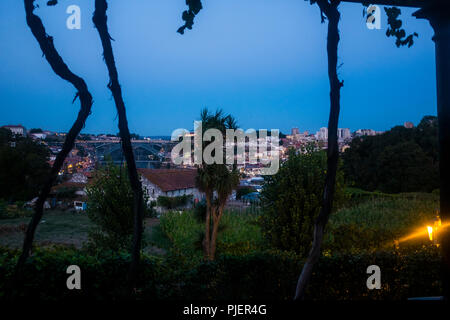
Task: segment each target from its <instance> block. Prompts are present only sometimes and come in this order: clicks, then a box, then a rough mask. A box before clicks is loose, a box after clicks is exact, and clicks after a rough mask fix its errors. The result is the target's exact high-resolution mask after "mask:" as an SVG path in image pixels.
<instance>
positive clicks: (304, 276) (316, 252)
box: [294, 0, 343, 300]
mask: <svg viewBox="0 0 450 320" xmlns="http://www.w3.org/2000/svg"><path fill="white" fill-rule="evenodd" d="M330 1H331V3H329V2H328V1H327V0H319V1H318V2H317V4H318V5H319V7H320V10H321V12H322V13H325V15H326V16H327V18H328V38H327V53H328V78H329V81H330V116H329V120H328V150H327V174H326V178H325V187H324V191H323V197H322V208H321V210H320V212H319V215H318V216H317V219H316V221H315V225H314V238H313V243H312V248H311V251H310V253H309V256H308V258H307V260H306V262H305V265H304V266H303V270H302V273H301V274H300V277H299V279H298V282H297V289H296V292H295V297H294V300H300V299H303V298H304V294H305V290H306V286H307V284H308V282H309V279H310V278H311V274H312V271H313V268H314V265H315V264H316V263H317V261H318V260H319V257H320V247H321V244H322V240H323V233H324V229H325V225H326V224H327V222H328V218H329V216H330V214H331V210H332V207H333V197H334V189H335V185H336V172H337V166H338V159H339V150H338V149H339V147H338V137H337V129H338V120H339V111H340V89H341V87H342V86H343V82H341V81H340V80H339V78H338V75H337V58H338V55H337V52H338V44H339V29H338V25H339V19H340V13H339V11H338V9H337V6H338V5H339V1H333V0H330Z"/></svg>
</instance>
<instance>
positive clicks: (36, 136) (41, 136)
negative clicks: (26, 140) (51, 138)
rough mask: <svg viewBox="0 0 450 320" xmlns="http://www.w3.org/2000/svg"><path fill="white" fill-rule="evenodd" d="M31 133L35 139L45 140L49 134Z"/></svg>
mask: <svg viewBox="0 0 450 320" xmlns="http://www.w3.org/2000/svg"><path fill="white" fill-rule="evenodd" d="M30 135H31V137H32V138H34V139H41V140H45V138H47V135H46V134H45V133H43V132H37V133H31V134H30Z"/></svg>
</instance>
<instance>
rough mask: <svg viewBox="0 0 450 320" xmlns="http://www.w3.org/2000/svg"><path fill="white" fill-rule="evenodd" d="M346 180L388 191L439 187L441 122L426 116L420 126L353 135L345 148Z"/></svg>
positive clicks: (359, 185)
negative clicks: (361, 135) (371, 134)
mask: <svg viewBox="0 0 450 320" xmlns="http://www.w3.org/2000/svg"><path fill="white" fill-rule="evenodd" d="M343 159H344V166H343V169H344V173H345V178H346V181H347V183H349V184H350V185H353V186H355V187H358V188H361V189H364V190H368V191H375V190H377V191H381V192H386V193H399V192H415V191H424V192H431V191H433V190H435V189H438V188H439V161H438V123H437V118H436V117H434V116H425V117H424V118H423V119H422V120H421V121H420V123H419V125H418V126H417V127H414V128H405V127H404V126H396V127H393V128H392V129H391V130H389V131H387V132H385V133H383V134H381V135H377V136H364V137H358V138H355V139H353V141H352V142H351V144H350V148H349V149H347V150H346V151H345V152H344V155H343Z"/></svg>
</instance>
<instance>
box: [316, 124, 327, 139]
mask: <svg viewBox="0 0 450 320" xmlns="http://www.w3.org/2000/svg"><path fill="white" fill-rule="evenodd" d="M316 139H317V140H319V141H326V140H328V128H326V127H322V128H320V130H319V131H317V133H316Z"/></svg>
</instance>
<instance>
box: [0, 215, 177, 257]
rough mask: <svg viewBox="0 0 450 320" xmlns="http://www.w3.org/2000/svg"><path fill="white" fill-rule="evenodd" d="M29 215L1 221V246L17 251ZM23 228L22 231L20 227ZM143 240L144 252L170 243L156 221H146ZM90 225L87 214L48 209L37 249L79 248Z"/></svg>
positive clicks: (37, 231) (154, 250)
mask: <svg viewBox="0 0 450 320" xmlns="http://www.w3.org/2000/svg"><path fill="white" fill-rule="evenodd" d="M30 219H31V216H30V217H26V218H15V219H0V246H7V247H10V248H20V247H21V246H22V243H23V239H24V231H22V230H25V229H23V228H26V226H28V223H29V222H30ZM20 226H22V228H20ZM145 226H146V227H145V233H144V237H145V238H146V240H147V243H148V246H147V247H146V248H145V249H144V251H146V252H147V253H155V254H158V253H162V252H163V250H161V249H159V248H162V249H165V248H167V245H168V243H169V241H168V240H167V238H165V236H164V234H163V233H162V232H161V230H160V228H159V219H153V218H147V219H146V220H145ZM91 227H93V224H92V223H91V221H90V220H89V218H88V217H87V215H86V213H83V212H73V211H59V210H49V211H46V212H45V213H44V217H43V218H42V220H41V222H40V223H39V225H38V228H37V230H36V236H35V243H36V244H37V245H40V246H45V245H49V244H64V245H75V246H76V247H77V248H80V247H81V246H82V245H83V242H85V241H86V240H87V238H88V231H89V229H90V228H91Z"/></svg>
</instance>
